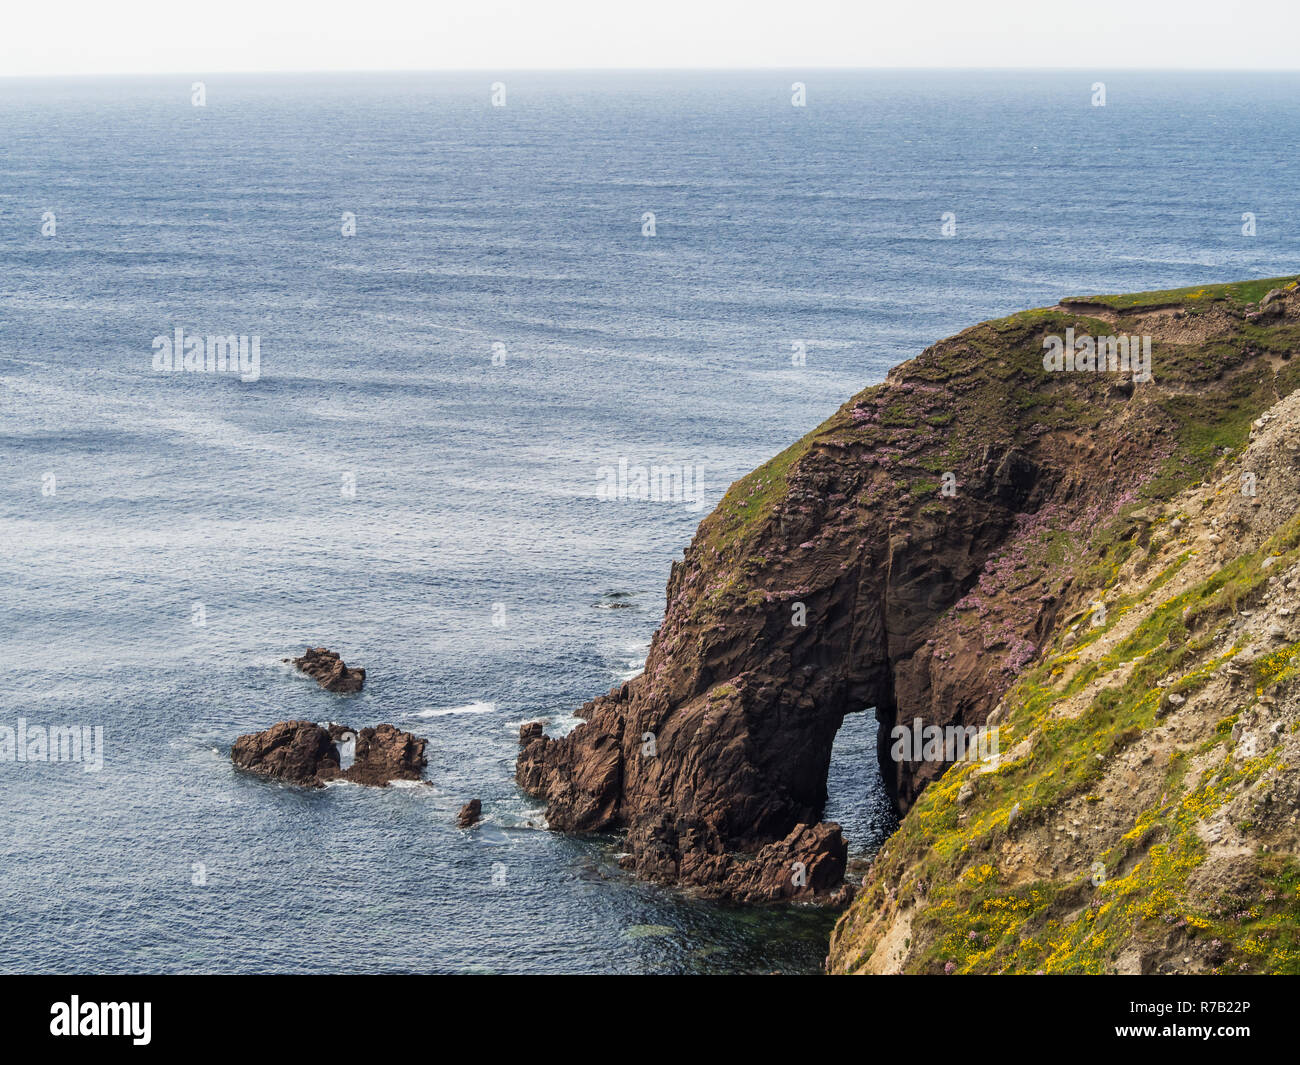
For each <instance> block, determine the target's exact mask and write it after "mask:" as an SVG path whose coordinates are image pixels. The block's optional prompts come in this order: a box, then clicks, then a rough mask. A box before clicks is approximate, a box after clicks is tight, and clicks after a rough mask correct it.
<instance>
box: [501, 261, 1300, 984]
mask: <svg viewBox="0 0 1300 1065" xmlns="http://www.w3.org/2000/svg"><path fill="white" fill-rule="evenodd" d="M1289 284H1290V279H1276V280H1270V281H1261V282H1248V283H1244V284H1240V285H1228V286H1218V287H1212V288H1200V289H1189V290H1181V291H1176V292H1163V293H1144V294H1140V295H1136V296H1124V297H1091V298H1089V299H1087V300H1073V301H1067V302H1063V303H1062V304H1060V305H1058V306H1056V307H1052V308H1046V309H1041V310H1035V311H1027V312H1024V313H1021V314H1017V315H1013V316H1011V317H1009V318H1005V319H1000V320H997V321H992V322H986V323H982V324H980V325H977V326H974V327H972V328H971V329H968V330H966V331H964V332H962V333H960V334H959V335H957V336H955V337H952V338H950V339H948V340H945V341H942V342H941V343H938V344H936V345H934V346H933V347H931V348H929V349H927V350H926V351H925V352H923V353H922V354H921V355H920V356H918V357H917V358H916V359H913V360H911V361H909V362H907V363H904V364H903V365H901V366H899V367H897V368H896V369H895V370H893V371H892V372H891V373H890V375H889V376H888V378H887V379H886V380H885V381H884V382H883V383H882V384H880V385H877V386H875V387H872V388H869V389H867V390H865V391H864V392H862V393H860V394H859V395H857V396H855V397H854V398H853V399H852V400H850V401H849V402H848V403H847V404H845V405H844V406H843V407H842V408H841V409H840V410H839V411H838V412H837V413H836V414H835V415H834V416H832V417H831V418H830V419H828V420H827V421H826V422H825V423H823V424H822V425H821V426H819V427H818V428H817V429H815V430H814V431H813V432H811V433H810V434H808V436H806V437H804V438H803V439H802V440H800V441H798V442H797V443H796V444H794V445H792V446H791V447H790V448H788V449H787V450H786V451H784V452H783V453H782V454H781V455H779V456H777V457H776V458H775V459H773V460H771V461H770V462H768V463H767V464H766V465H764V466H762V467H760V468H759V469H758V470H756V471H755V472H754V473H752V474H750V475H749V476H748V477H746V478H744V479H742V480H741V481H739V482H737V483H736V484H735V485H733V486H732V487H731V489H730V491H729V492H728V493H727V495H726V497H725V498H724V499H723V500H722V502H721V503H720V504H719V506H718V508H717V510H715V511H714V513H713V514H711V515H710V516H709V517H708V518H706V519H705V521H704V522H703V523H702V524H701V525H700V528H699V530H698V532H697V534H696V536H695V538H694V540H693V541H692V543H691V545H690V547H689V548H688V549H687V551H686V554H685V557H684V559H683V560H682V561H681V562H678V563H675V564H674V565H673V568H672V572H671V575H670V578H669V582H668V596H667V599H668V605H667V610H666V613H665V617H664V621H663V624H662V625H661V627H660V628H659V630H658V631H657V632H656V633H655V636H654V639H653V641H652V644H651V648H650V652H649V655H648V658H647V662H646V669H645V672H644V673H643V674H642V675H641V676H639V677H637V678H635V679H634V680H632V681H629V682H628V683H627V684H624V685H622V686H621V687H619V688H617V689H614V690H613V691H611V692H610V693H608V694H607V695H604V696H601V697H599V698H597V699H595V700H593V701H592V702H590V703H588V704H586V705H585V706H584V707H582V709H581V710H580V711H579V714H580V716H582V717H583V718H584V724H582V725H581V726H579V727H578V728H577V729H575V730H574V731H573V732H571V733H570V734H569V735H568V736H565V737H563V738H559V739H556V738H551V737H548V736H546V735H545V733H544V731H543V729H542V727H541V726H540V725H536V724H534V725H529V726H525V727H524V729H523V731H522V734H521V751H520V755H519V761H518V766H517V779H518V781H519V783H520V785H521V786H522V787H523V788H524V789H525V790H526V791H528V792H530V793H531V794H533V795H536V796H538V797H540V798H544V799H545V800H546V802H547V819H548V821H549V823H550V825H551V827H553V828H555V829H558V830H561V831H569V832H587V831H603V830H620V829H625V830H626V832H627V847H628V852H629V854H628V858H627V859H626V864H628V865H629V866H630V867H632V868H634V869H635V870H636V871H637V872H638V873H639V874H640V875H642V876H646V877H649V878H652V879H656V880H660V881H663V882H669V883H676V884H679V885H682V886H688V887H692V888H695V889H698V890H699V891H701V892H703V893H705V894H709V895H715V896H724V897H731V898H736V899H740V900H748V901H761V900H776V899H791V898H795V899H824V898H830V897H838V898H840V899H843V898H844V896H845V894H846V892H845V891H844V889H843V887H842V876H843V870H844V862H845V844H844V841H843V839H842V837H841V835H840V832H839V829H838V826H835V825H828V824H825V823H822V822H821V821H820V817H821V813H822V809H823V806H824V804H825V799H826V776H827V768H828V766H829V761H830V753H831V745H832V742H833V739H834V736H835V732H836V730H837V729H838V728H839V726H840V723H841V722H842V720H843V717H844V715H845V714H847V713H852V712H858V711H862V710H865V709H868V708H872V707H874V708H875V710H876V713H877V716H878V717H879V718H880V720H881V723H882V729H881V737H882V739H881V745H880V751H879V756H880V766H881V769H882V771H883V772H884V773H885V778H886V781H887V782H888V784H889V786H890V788H891V792H892V794H893V795H894V796H895V801H896V803H897V806H898V808H899V810H900V812H906V811H908V810H910V809H912V808H913V806H914V805H915V804H916V803H917V800H918V796H921V795H922V792H923V791H925V792H926V796H927V797H928V796H929V795H931V794H935V795H937V794H938V793H939V792H943V793H945V794H946V793H947V791H949V790H950V789H951V788H952V787H953V786H955V783H956V775H955V774H950V775H949V778H947V779H945V780H944V782H943V786H942V788H940V789H932V790H929V791H927V790H926V789H927V786H928V785H930V784H932V783H933V782H934V781H936V780H938V779H939V778H940V776H941V775H942V774H943V773H944V771H945V769H946V768H947V767H948V766H949V764H951V759H947V760H945V759H944V758H942V757H939V758H930V759H925V758H921V759H915V760H908V759H906V758H896V757H894V753H895V752H893V751H891V739H890V730H891V729H892V728H893V727H894V726H895V725H897V724H899V723H907V724H908V725H909V726H911V725H912V723H914V722H918V723H919V724H918V727H925V726H931V725H938V726H962V727H968V726H969V727H974V726H980V725H983V724H985V723H986V722H987V720H988V718H989V715H990V713H991V712H992V711H993V709H994V707H995V706H997V705H998V703H999V701H1000V700H1001V699H1002V698H1003V696H1004V695H1005V694H1006V693H1007V692H1008V690H1009V689H1011V688H1012V686H1013V685H1014V684H1017V683H1024V679H1023V678H1024V677H1025V676H1026V674H1027V672H1032V671H1034V670H1036V669H1039V668H1041V661H1042V658H1043V655H1044V654H1045V653H1046V650H1047V649H1048V648H1049V647H1050V646H1052V645H1053V644H1052V641H1053V640H1056V639H1058V635H1059V632H1060V631H1061V629H1062V628H1063V626H1065V625H1068V624H1073V623H1074V618H1073V615H1075V614H1077V613H1078V612H1079V610H1080V609H1081V603H1082V602H1083V601H1084V599H1085V598H1086V596H1087V595H1089V594H1091V590H1092V589H1094V588H1099V587H1104V586H1105V581H1106V580H1114V579H1116V574H1117V573H1118V572H1119V571H1120V569H1121V568H1122V566H1123V565H1125V564H1126V563H1127V561H1128V560H1129V559H1130V557H1131V556H1132V555H1133V553H1134V551H1135V550H1136V547H1135V544H1136V542H1137V540H1138V538H1139V532H1138V531H1137V530H1138V529H1140V528H1145V526H1144V525H1143V524H1142V521H1141V520H1140V518H1139V519H1135V518H1134V517H1133V513H1134V512H1135V511H1139V512H1141V511H1142V510H1143V509H1144V508H1149V507H1150V506H1152V505H1153V504H1154V503H1164V502H1166V501H1168V500H1170V499H1171V498H1173V497H1174V496H1175V495H1176V494H1177V493H1178V492H1180V491H1183V490H1184V489H1186V488H1188V487H1189V486H1191V485H1194V484H1197V483H1199V482H1201V481H1202V480H1204V479H1205V478H1206V477H1207V476H1209V475H1210V474H1211V471H1212V470H1214V469H1215V468H1216V465H1218V464H1221V463H1222V462H1224V461H1226V460H1225V459H1224V452H1225V451H1227V452H1231V453H1234V454H1235V453H1237V452H1239V450H1240V449H1241V448H1242V447H1243V446H1244V445H1245V443H1246V440H1247V435H1248V432H1249V426H1250V423H1251V422H1252V421H1253V420H1255V419H1256V418H1257V417H1258V416H1259V415H1260V414H1261V413H1262V412H1263V411H1265V410H1266V409H1268V408H1269V407H1271V406H1272V405H1273V404H1275V403H1277V402H1278V400H1279V399H1280V398H1282V397H1283V396H1285V395H1287V394H1288V393H1290V392H1291V391H1292V389H1294V387H1295V385H1296V383H1297V379H1298V378H1297V375H1298V374H1300V366H1297V363H1300V360H1297V362H1296V363H1293V362H1291V361H1290V356H1291V353H1292V352H1293V351H1294V350H1296V348H1297V343H1298V342H1300V296H1297V295H1294V294H1293V291H1294V289H1293V288H1292V289H1287V288H1286V286H1287V285H1289ZM1273 290H1283V291H1282V292H1281V294H1280V295H1273V296H1271V297H1269V296H1267V294H1268V293H1270V292H1272V291H1273ZM1118 336H1135V337H1142V336H1146V337H1150V344H1151V352H1152V360H1151V379H1149V380H1144V379H1142V375H1141V374H1137V375H1135V374H1134V373H1131V372H1109V371H1107V372H1095V371H1090V370H1087V369H1082V370H1062V371H1060V372H1051V371H1048V370H1046V369H1045V368H1044V352H1045V341H1047V340H1048V338H1050V337H1059V338H1066V337H1068V338H1069V339H1070V341H1071V343H1072V348H1073V341H1074V339H1075V337H1091V338H1100V337H1118ZM1138 348H1139V350H1141V345H1140V344H1139V345H1138ZM1046 350H1049V351H1051V350H1053V343H1052V342H1051V341H1048V342H1047V346H1046ZM870 771H872V769H871V768H870V767H863V773H864V775H865V774H866V773H867V772H870ZM964 771H965V769H964V768H963V772H964ZM935 801H937V799H936V800H935ZM919 809H920V807H918V810H919ZM909 821H914V818H913V817H912V816H911V815H909V818H908V819H907V820H905V822H904V826H903V829H902V830H900V836H899V837H896V839H895V842H897V840H898V839H899V838H901V835H902V833H903V832H904V831H906V830H907V828H908V822H909ZM890 847H891V848H892V847H894V843H891V844H890ZM894 853H895V854H897V853H898V852H897V851H896V850H895V851H894ZM899 860H900V861H903V860H905V859H903V858H902V857H900V858H899ZM877 865H878V866H879V865H880V863H879V862H878V863H877ZM874 868H875V867H873V869H874ZM873 875H874V872H873ZM877 886H879V885H877ZM868 896H869V897H870V896H871V892H868ZM878 901H879V900H878ZM863 905H865V903H859V904H858V905H857V906H855V908H854V911H853V914H851V915H850V916H851V917H852V918H853V920H854V921H855V922H858V921H860V920H861V918H862V917H863V911H862V909H861V907H862V906H863ZM868 923H870V922H868ZM861 927H865V926H860V925H859V924H857V923H855V924H853V925H852V928H853V929H860V928H861ZM874 936H875V932H862V934H861V935H859V934H858V932H856V931H855V932H853V933H852V934H849V932H846V931H845V929H844V927H842V928H841V932H840V935H839V936H838V937H837V951H838V953H837V954H836V959H837V960H836V965H837V966H838V967H841V968H862V967H863V965H865V964H866V963H865V962H863V961H862V960H861V959H862V958H863V957H867V956H874V948H873V949H872V950H871V951H870V952H869V953H868V954H864V951H867V945H868V944H869V943H870V942H872V941H873V937H874ZM863 937H865V938H863ZM854 944H856V945H854Z"/></svg>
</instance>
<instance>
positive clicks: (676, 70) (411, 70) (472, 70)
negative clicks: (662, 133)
mask: <svg viewBox="0 0 1300 1065" xmlns="http://www.w3.org/2000/svg"><path fill="white" fill-rule="evenodd" d="M799 71H809V72H835V73H927V74H934V73H953V74H958V73H964V74H1011V73H1021V74H1047V73H1076V72H1084V71H1090V72H1092V73H1097V74H1109V73H1137V74H1260V75H1263V74H1300V65H1297V66H1294V67H1261V68H1249V67H1177V66H1168V67H1166V66H1154V67H1152V66H1118V67H1109V66H1100V65H1087V66H1083V65H1080V66H1062V65H1060V64H1054V65H1052V66H1037V67H1033V66H1024V67H1022V66H992V67H974V66H973V67H959V66H840V65H834V64H796V65H789V66H784V65H783V66H717V67H709V66H618V67H613V66H611V67H601V66H593V67H510V66H504V67H502V66H471V67H393V68H386V67H327V68H322V67H302V68H296V67H295V68H287V69H273V70H272V69H257V70H242V69H235V70H215V69H190V70H95V71H79V72H69V71H56V72H51V73H39V74H38V73H24V74H7V73H0V81H18V80H24V79H26V80H42V79H45V80H54V79H59V78H66V79H71V78H170V77H193V76H197V75H199V74H202V75H205V76H213V75H240V76H257V77H274V76H281V77H284V76H292V75H322V74H371V75H398V74H408V75H422V74H482V73H490V72H495V73H497V74H741V73H753V74H761V73H769V72H770V73H791V72H799Z"/></svg>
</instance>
